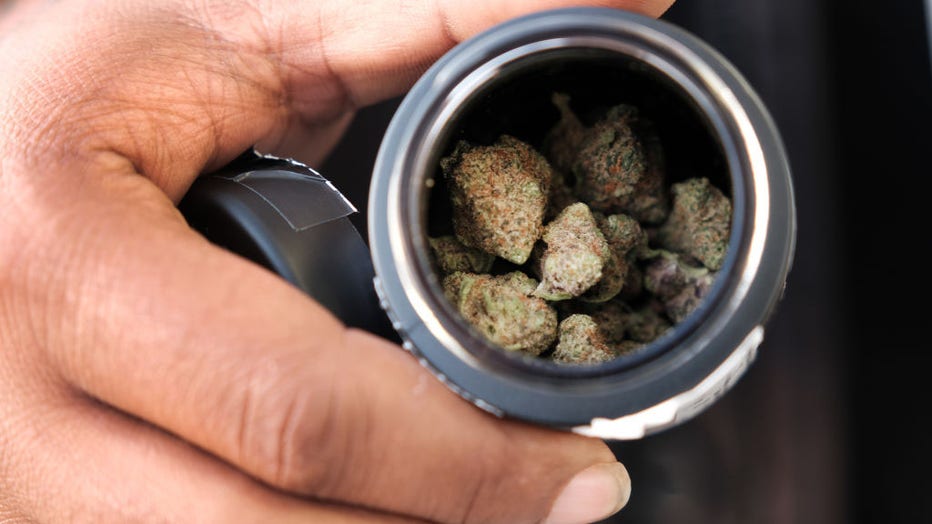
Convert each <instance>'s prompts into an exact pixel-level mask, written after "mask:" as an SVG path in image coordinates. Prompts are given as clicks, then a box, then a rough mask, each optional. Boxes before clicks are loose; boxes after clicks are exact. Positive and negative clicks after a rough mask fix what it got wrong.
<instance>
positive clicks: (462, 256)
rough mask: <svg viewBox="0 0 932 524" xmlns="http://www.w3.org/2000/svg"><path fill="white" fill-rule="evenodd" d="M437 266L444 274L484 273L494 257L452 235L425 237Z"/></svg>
mask: <svg viewBox="0 0 932 524" xmlns="http://www.w3.org/2000/svg"><path fill="white" fill-rule="evenodd" d="M427 241H428V243H429V244H430V249H431V252H432V253H433V254H434V260H435V261H436V262H437V267H438V268H440V271H441V272H442V273H444V274H450V273H455V272H457V271H468V272H474V273H486V272H488V271H489V270H490V269H491V268H492V263H493V262H495V257H494V256H493V255H490V254H488V253H486V252H484V251H479V250H478V249H474V248H471V247H466V246H464V245H463V244H461V243H460V242H459V241H458V240H456V238H455V237H453V236H452V235H448V236H442V237H438V238H429V239H427Z"/></svg>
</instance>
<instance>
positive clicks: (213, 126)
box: [0, 0, 671, 522]
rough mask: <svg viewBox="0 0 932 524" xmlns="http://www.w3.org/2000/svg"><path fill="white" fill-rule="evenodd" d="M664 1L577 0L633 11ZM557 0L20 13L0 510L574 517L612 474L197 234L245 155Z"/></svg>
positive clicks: (339, 517) (606, 487) (5, 81)
mask: <svg viewBox="0 0 932 524" xmlns="http://www.w3.org/2000/svg"><path fill="white" fill-rule="evenodd" d="M670 1H671V0H654V1H650V0H617V1H603V2H592V3H593V4H595V3H601V4H602V5H610V6H615V7H622V8H630V9H636V10H639V11H642V12H645V13H649V14H653V15H657V14H659V13H660V12H662V11H663V10H664V9H665V8H666V7H667V5H668V4H669V3H670ZM573 3H574V2H569V1H560V0H540V1H536V2H534V1H517V0H516V1H511V2H493V1H490V0H476V1H473V2H454V1H452V0H450V1H444V0H436V1H427V0H425V1H421V2H417V1H401V0H369V1H365V2H362V1H357V2H342V1H338V0H322V1H320V2H288V1H269V2H260V1H258V0H240V1H230V2H210V1H192V0H189V1H182V0H166V1H164V2H147V1H142V0H125V1H113V0H108V1H100V2H69V1H63V2H60V3H56V4H54V5H51V4H49V3H45V2H43V3H35V4H31V5H26V6H24V7H22V8H21V10H17V9H15V8H14V9H13V10H12V12H10V13H7V16H8V18H7V19H6V21H5V23H2V25H0V31H2V32H0V57H2V59H0V521H3V522H7V521H19V520H20V519H23V520H36V521H41V522H126V521H158V522H163V521H165V522H175V521H177V522H321V521H333V522H370V521H379V522H381V521H384V520H387V519H392V518H397V519H427V520H436V521H468V522H533V521H541V520H544V519H548V516H549V521H552V522H586V521H592V520H597V519H599V518H602V517H605V516H607V515H608V514H610V513H612V512H614V511H617V509H619V508H620V507H621V506H622V505H623V504H624V503H625V501H626V500H627V497H628V493H629V490H630V484H629V481H628V477H627V473H626V472H625V470H624V468H623V467H622V466H621V465H620V464H618V463H616V462H615V460H614V458H613V456H612V454H611V453H610V452H609V451H608V449H607V448H606V447H605V446H604V444H602V443H601V442H599V441H596V440H590V439H585V438H582V437H578V436H574V435H571V434H567V433H560V432H555V431H551V430H546V429H541V428H536V427H530V426H527V425H524V424H520V423H517V422H514V421H507V420H497V419H495V418H493V417H491V416H488V415H486V414H484V413H482V412H480V411H479V410H477V409H475V408H474V407H473V406H471V405H469V404H468V403H466V402H464V401H462V400H460V399H459V398H458V397H456V396H455V395H454V394H452V393H450V392H449V391H448V390H447V389H446V388H445V387H443V386H442V385H441V384H439V383H438V382H437V381H436V380H434V379H433V377H431V376H430V375H429V374H428V373H427V372H426V371H425V370H423V369H422V368H421V367H420V366H419V365H418V364H417V363H416V362H415V361H414V360H413V359H411V358H410V357H409V356H408V355H406V354H405V353H404V352H403V351H401V350H399V349H398V348H397V347H395V346H393V345H391V344H389V343H388V342H385V341H383V340H380V339H378V338H376V337H373V336H371V335H368V334H366V333H363V332H359V331H356V330H352V329H346V328H345V327H344V326H342V325H341V324H340V323H339V322H338V321H337V320H335V319H334V318H333V317H332V316H331V315H330V314H329V313H328V312H327V311H325V310H324V309H322V308H321V307H320V306H319V305H317V304H316V303H314V302H312V301H311V300H309V299H308V298H307V297H305V296H304V295H302V294H301V293H299V292H298V291H297V290H295V289H293V288H292V287H290V286H289V285H287V284H285V283H284V282H283V281H281V280H280V279H278V278H277V277H275V276H274V275H272V274H270V273H268V272H267V271H265V270H263V269H261V268H259V267H257V266H255V265H253V264H251V263H249V262H247V261H245V260H242V259H240V258H238V257H236V256H234V255H232V254H230V253H227V252H225V251H223V250H221V249H219V248H217V247H215V246H212V245H210V244H209V243H207V242H206V241H205V240H204V239H203V238H201V237H200V236H198V235H197V234H195V233H193V232H192V231H191V230H190V229H189V228H188V227H187V226H186V224H185V222H184V220H183V219H182V217H181V216H180V214H179V213H178V212H177V210H176V209H175V205H174V204H176V203H177V202H178V200H179V199H180V198H181V196H182V195H183V194H184V192H185V191H186V189H187V188H188V187H189V185H190V183H191V182H192V181H193V180H194V178H195V177H196V176H197V175H198V174H199V173H201V172H204V171H207V170H211V169H215V168H217V167H220V166H222V165H223V164H225V163H227V162H228V161H230V160H231V159H232V158H233V157H234V156H235V155H236V154H237V153H239V152H240V151H242V150H244V149H245V148H246V147H248V146H249V145H251V144H254V143H257V142H258V143H259V144H260V148H261V149H263V150H266V151H270V152H279V153H285V154H287V153H288V151H289V150H290V151H294V148H296V147H298V146H300V145H303V144H308V143H311V144H316V145H318V146H319V148H318V149H317V150H316V151H314V152H312V155H313V156H315V157H316V158H310V159H307V158H306V159H307V160H310V161H312V162H314V161H316V160H318V159H319V158H320V157H321V156H322V155H323V154H325V153H326V150H327V149H328V148H329V146H331V145H332V144H333V143H334V142H335V141H336V140H337V139H338V137H339V135H340V133H341V131H342V130H343V129H344V127H345V125H346V123H347V122H348V121H349V119H350V118H351V115H352V113H353V110H354V109H355V108H357V107H362V106H364V105H367V104H371V103H373V102H375V101H378V100H381V99H384V98H387V97H390V96H393V95H397V94H399V93H401V92H403V91H404V90H405V89H406V88H407V87H409V86H410V84H411V83H412V82H413V81H414V80H415V78H416V77H417V76H418V75H419V74H420V73H422V72H423V70H424V69H425V68H426V67H428V66H429V64H430V63H431V62H432V61H433V60H435V59H436V58H438V57H439V56H440V55H441V54H442V53H443V52H444V51H446V50H447V49H448V48H449V47H451V46H452V45H454V44H455V43H457V42H459V41H460V40H462V39H464V38H467V37H469V36H471V35H473V34H475V33H476V32H478V31H480V30H482V29H485V28H487V27H488V26H490V25H492V24H494V23H497V22H501V21H504V20H505V19H507V18H510V17H513V16H517V15H520V14H524V13H527V12H530V11H533V10H539V9H544V8H552V7H560V6H563V5H568V4H573Z"/></svg>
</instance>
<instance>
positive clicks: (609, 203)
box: [573, 105, 668, 223]
mask: <svg viewBox="0 0 932 524" xmlns="http://www.w3.org/2000/svg"><path fill="white" fill-rule="evenodd" d="M636 129H637V130H639V131H641V132H640V133H638V132H636ZM573 174H574V175H575V176H576V193H577V195H578V196H579V198H580V199H581V200H582V201H583V202H586V203H587V204H589V205H590V206H591V207H592V209H595V210H598V211H602V212H607V213H618V212H623V213H626V214H629V215H631V216H633V217H634V218H636V219H638V220H640V221H643V222H648V223H659V222H662V221H663V219H664V218H666V215H667V207H668V201H667V196H666V193H665V191H664V185H663V179H664V163H663V154H662V152H661V150H660V141H659V139H657V137H656V135H654V134H653V132H652V131H651V126H650V124H648V123H647V122H646V121H645V120H643V119H641V118H640V117H639V115H638V111H637V109H635V108H633V107H631V106H628V105H618V106H615V107H613V108H611V109H609V111H608V114H606V115H605V117H604V118H603V119H602V120H600V121H599V122H597V123H596V124H595V125H594V126H593V127H591V128H589V129H587V130H586V132H585V134H584V135H583V137H582V139H581V140H580V142H579V146H578V150H577V151H576V156H575V160H574V162H573Z"/></svg>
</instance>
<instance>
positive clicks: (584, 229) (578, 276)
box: [534, 203, 611, 300]
mask: <svg viewBox="0 0 932 524" xmlns="http://www.w3.org/2000/svg"><path fill="white" fill-rule="evenodd" d="M543 239H544V242H546V243H547V248H546V249H545V250H544V253H543V255H542V256H541V259H540V272H541V283H540V286H538V288H537V290H536V291H534V295H536V296H538V297H541V298H546V299H547V300H566V299H569V298H572V297H575V296H579V295H581V294H582V293H583V292H585V291H586V290H587V289H589V288H590V287H592V286H593V285H594V284H595V283H596V282H598V281H599V279H600V278H602V268H603V267H605V264H606V262H608V260H609V258H610V257H611V251H610V250H609V247H608V243H607V242H606V241H605V237H604V236H602V233H601V232H600V231H599V228H598V226H597V225H596V223H595V219H594V218H593V216H592V213H591V212H590V211H589V208H588V207H587V206H586V205H585V204H582V203H578V204H573V205H571V206H569V207H567V208H566V209H564V210H563V212H562V213H560V215H559V216H557V218H556V219H554V221H553V222H551V223H550V224H548V225H547V227H546V228H545V229H544V235H543Z"/></svg>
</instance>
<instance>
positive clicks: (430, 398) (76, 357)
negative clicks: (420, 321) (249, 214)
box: [21, 176, 629, 522]
mask: <svg viewBox="0 0 932 524" xmlns="http://www.w3.org/2000/svg"><path fill="white" fill-rule="evenodd" d="M59 179H60V180H61V181H62V183H61V186H59V188H58V189H56V190H50V191H48V192H45V193H42V194H41V195H42V198H41V199H38V198H37V199H36V200H35V201H32V202H28V203H27V204H28V205H26V206H24V208H23V209H22V211H21V212H22V213H29V212H32V213H37V214H36V215H32V216H33V217H44V218H43V223H44V224H45V225H46V226H45V227H43V228H41V230H42V237H41V238H39V239H37V240H38V242H37V243H36V244H35V245H58V246H59V247H60V248H59V249H55V250H36V252H35V253H29V256H28V257H27V258H28V259H29V260H30V264H31V266H30V268H31V270H30V271H28V275H29V276H30V278H32V279H33V281H31V282H29V281H25V282H23V283H22V289H23V290H24V291H26V292H28V291H29V290H34V289H39V288H42V289H45V290H46V292H44V293H42V294H41V295H40V296H39V297H31V299H30V300H32V302H33V308H32V310H33V311H37V310H42V311H44V314H42V315H33V316H31V317H29V318H28V319H27V320H28V321H30V322H33V323H36V322H38V323H39V324H40V325H34V326H33V327H32V329H33V330H34V332H36V333H44V334H48V338H46V339H44V340H43V341H42V342H43V346H44V347H45V348H46V350H47V352H48V355H49V356H50V360H51V361H52V368H53V369H56V370H58V372H59V373H60V374H61V375H62V376H63V378H64V379H65V380H66V381H67V382H69V383H70V384H72V385H74V386H75V387H76V388H78V389H79V390H82V391H84V392H86V393H87V394H88V395H90V396H92V397H94V398H96V399H99V400H101V401H103V402H105V403H107V404H110V405H112V406H114V407H117V408H119V409H121V410H123V411H124V412H127V413H129V414H131V415H133V416H136V417H138V418H141V419H144V420H146V421H148V422H150V423H152V424H155V425H157V426H159V427H161V428H163V429H165V430H166V431H168V432H170V433H173V434H175V435H177V436H179V437H181V438H183V439H185V440H187V441H189V442H192V443H194V444H196V445H197V446H199V447H201V448H203V449H205V450H207V451H208V452H210V453H212V454H214V455H215V456H218V457H220V458H222V459H223V460H225V461H227V462H228V463H230V464H233V465H234V466H236V467H238V468H239V469H241V470H243V471H245V472H248V473H250V474H251V475H253V476H255V477H257V478H259V479H261V480H262V481H264V482H266V483H268V484H271V485H273V486H275V487H278V488H280V489H283V490H286V491H289V492H292V493H296V494H302V495H309V496H314V497H318V498H322V499H327V500H333V501H340V502H343V503H349V504H353V505H362V506H366V507H369V508H373V509H378V510H382V511H387V512H392V513H401V514H407V515H411V516H414V517H420V518H426V519H430V520H438V521H467V522H489V521H494V522H536V521H541V520H543V519H545V518H546V517H547V516H548V514H549V515H552V516H553V518H554V519H555V520H553V521H554V522H587V521H593V520H597V519H599V518H603V517H605V516H607V515H608V514H610V513H612V512H614V511H616V510H617V509H618V508H620V506H621V504H623V503H624V501H625V500H627V495H628V490H629V484H628V479H627V474H626V472H625V471H624V468H623V467H622V466H621V465H620V464H617V463H616V462H615V459H614V457H613V456H612V454H611V453H610V452H609V450H608V449H607V447H606V446H605V445H604V444H603V443H601V442H599V441H597V440H590V439H586V438H583V437H579V436H576V435H571V434H568V433H560V432H555V431H551V430H546V429H542V428H535V427H531V426H527V425H524V424H521V423H517V422H513V421H502V420H499V419H496V418H494V417H492V416H490V415H488V414H486V413H484V412H482V411H480V410H478V409H476V408H474V407H473V406H472V405H470V404H468V403H466V402H464V401H462V399H460V398H459V397H457V396H456V395H454V394H453V393H451V392H450V391H449V390H448V389H447V388H446V387H444V386H443V385H442V384H440V383H439V382H438V381H436V380H435V379H434V378H433V377H432V376H431V375H430V374H429V373H428V372H427V371H426V370H424V369H423V368H422V367H421V366H419V365H418V364H417V362H415V361H414V359H412V358H411V357H410V356H409V355H408V354H407V353H405V352H404V351H402V350H400V348H398V347H397V346H395V345H393V344H390V343H388V342H386V341H384V340H382V339H379V338H377V337H374V336H371V335H369V334H366V333H363V332H360V331H356V330H347V329H346V328H344V327H343V326H342V325H341V324H340V323H339V322H338V321H337V320H336V319H334V318H333V317H332V316H331V315H330V314H329V313H327V312H326V311H325V310H323V309H322V308H321V307H320V306H319V305H318V304H316V303H314V302H313V301H311V300H309V299H308V298H307V297H305V296H304V295H302V294H301V293H299V292H298V291H297V290H295V289H294V288H292V287H290V286H289V285H287V284H286V283H284V282H282V281H281V280H279V279H278V278H277V277H275V276H274V275H272V274H270V273H268V272H267V271H265V270H263V269H260V268H259V267H257V266H254V265H253V264H251V263H249V262H247V261H245V260H242V259H240V258H238V257H236V256H234V255H232V254H230V253H227V252H225V251H222V250H220V249H219V248H216V247H214V246H212V245H210V244H208V243H207V242H206V241H205V240H204V239H203V238H201V237H199V236H198V235H196V234H195V233H193V232H192V231H191V230H189V229H188V228H187V227H186V225H185V223H184V222H183V220H182V219H181V218H180V216H179V215H178V214H177V212H175V210H174V208H173V207H172V204H171V202H170V201H169V200H168V199H167V198H166V197H165V196H164V194H163V193H161V192H160V190H159V189H158V188H157V187H156V186H155V185H154V184H152V183H151V182H150V181H148V180H146V179H145V178H142V177H129V176H114V177H100V178H97V179H91V180H89V179H87V178H84V179H80V180H79V179H78V178H77V177H67V176H62V177H60V178H59ZM74 217H82V220H73V218H74ZM24 223H35V220H31V221H29V220H27V221H25V222H24ZM75 290H80V293H79V294H77V295H76V294H75ZM55 297H70V298H67V299H65V300H57V299H55ZM42 300H47V302H41V301H42ZM37 301H39V302H37ZM56 319H67V322H66V321H59V320H56ZM561 493H562V494H561Z"/></svg>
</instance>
